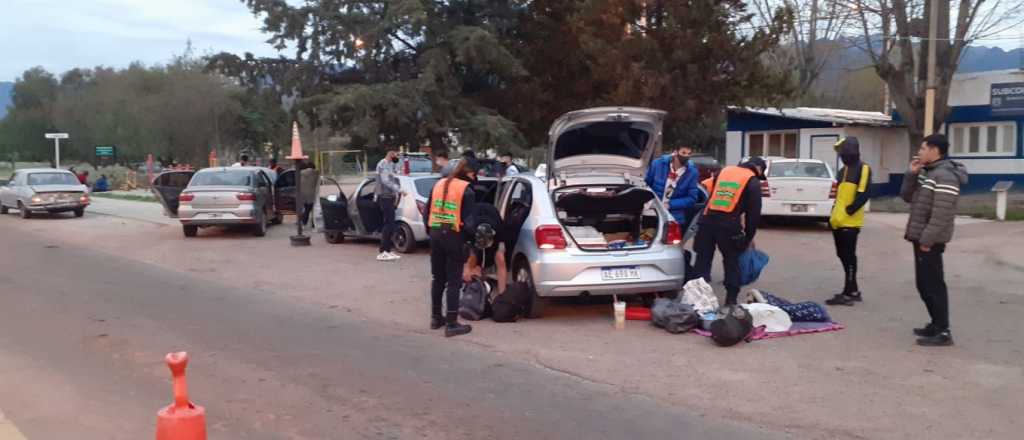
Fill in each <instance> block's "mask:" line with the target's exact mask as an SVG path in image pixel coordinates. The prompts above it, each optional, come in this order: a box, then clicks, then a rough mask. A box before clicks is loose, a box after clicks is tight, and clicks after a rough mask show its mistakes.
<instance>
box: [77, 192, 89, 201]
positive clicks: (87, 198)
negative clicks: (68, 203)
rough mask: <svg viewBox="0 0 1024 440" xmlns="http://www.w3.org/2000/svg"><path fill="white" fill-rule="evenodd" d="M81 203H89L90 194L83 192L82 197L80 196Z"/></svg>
mask: <svg viewBox="0 0 1024 440" xmlns="http://www.w3.org/2000/svg"><path fill="white" fill-rule="evenodd" d="M78 202H79V203H89V196H87V195H85V194H82V197H79V198H78Z"/></svg>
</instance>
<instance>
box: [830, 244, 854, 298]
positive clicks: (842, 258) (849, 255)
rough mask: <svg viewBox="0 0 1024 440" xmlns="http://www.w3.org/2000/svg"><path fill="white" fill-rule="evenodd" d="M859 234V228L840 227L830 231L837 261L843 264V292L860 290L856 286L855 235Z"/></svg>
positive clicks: (850, 292)
mask: <svg viewBox="0 0 1024 440" xmlns="http://www.w3.org/2000/svg"><path fill="white" fill-rule="evenodd" d="M858 235H860V228H840V229H835V230H833V231H832V238H833V239H835V242H836V255H838V256H839V262H840V263H842V264H843V272H845V273H846V278H845V279H844V283H843V294H844V295H848V294H853V293H858V292H860V288H858V287H857V236H858Z"/></svg>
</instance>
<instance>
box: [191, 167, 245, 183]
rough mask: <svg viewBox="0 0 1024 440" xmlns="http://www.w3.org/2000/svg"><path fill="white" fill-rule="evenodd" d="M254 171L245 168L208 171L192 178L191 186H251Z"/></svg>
mask: <svg viewBox="0 0 1024 440" xmlns="http://www.w3.org/2000/svg"><path fill="white" fill-rule="evenodd" d="M251 185H252V172H250V171H245V170H223V171H206V172H202V173H198V174H196V175H195V177H193V178H192V182H190V183H189V186H251Z"/></svg>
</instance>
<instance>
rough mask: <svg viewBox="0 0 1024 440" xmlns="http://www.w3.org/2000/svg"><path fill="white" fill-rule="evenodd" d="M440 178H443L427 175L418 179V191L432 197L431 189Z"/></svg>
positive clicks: (424, 195) (422, 194) (416, 181)
mask: <svg viewBox="0 0 1024 440" xmlns="http://www.w3.org/2000/svg"><path fill="white" fill-rule="evenodd" d="M438 180H441V178H440V177H427V178H423V179H416V180H415V181H414V182H415V183H416V192H417V193H419V194H420V195H421V196H423V197H430V193H431V191H433V190H434V184H435V183H437V181H438Z"/></svg>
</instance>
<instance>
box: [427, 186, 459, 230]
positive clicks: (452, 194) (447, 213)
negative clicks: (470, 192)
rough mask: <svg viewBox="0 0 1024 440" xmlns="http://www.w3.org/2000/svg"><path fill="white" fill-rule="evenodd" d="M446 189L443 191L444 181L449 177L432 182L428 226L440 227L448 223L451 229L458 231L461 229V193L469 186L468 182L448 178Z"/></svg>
mask: <svg viewBox="0 0 1024 440" xmlns="http://www.w3.org/2000/svg"><path fill="white" fill-rule="evenodd" d="M450 179H451V183H448V191H447V192H446V191H445V183H446V182H448V180H449V178H445V179H441V180H438V181H437V183H435V184H434V191H433V192H432V193H431V194H432V195H431V196H430V199H431V206H430V222H429V223H430V227H431V228H440V227H442V226H444V225H448V226H449V227H450V228H451V229H452V230H454V231H456V232H458V231H459V230H461V229H462V195H463V194H464V193H465V192H466V188H467V187H469V182H466V181H465V180H462V179H455V178H450Z"/></svg>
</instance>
